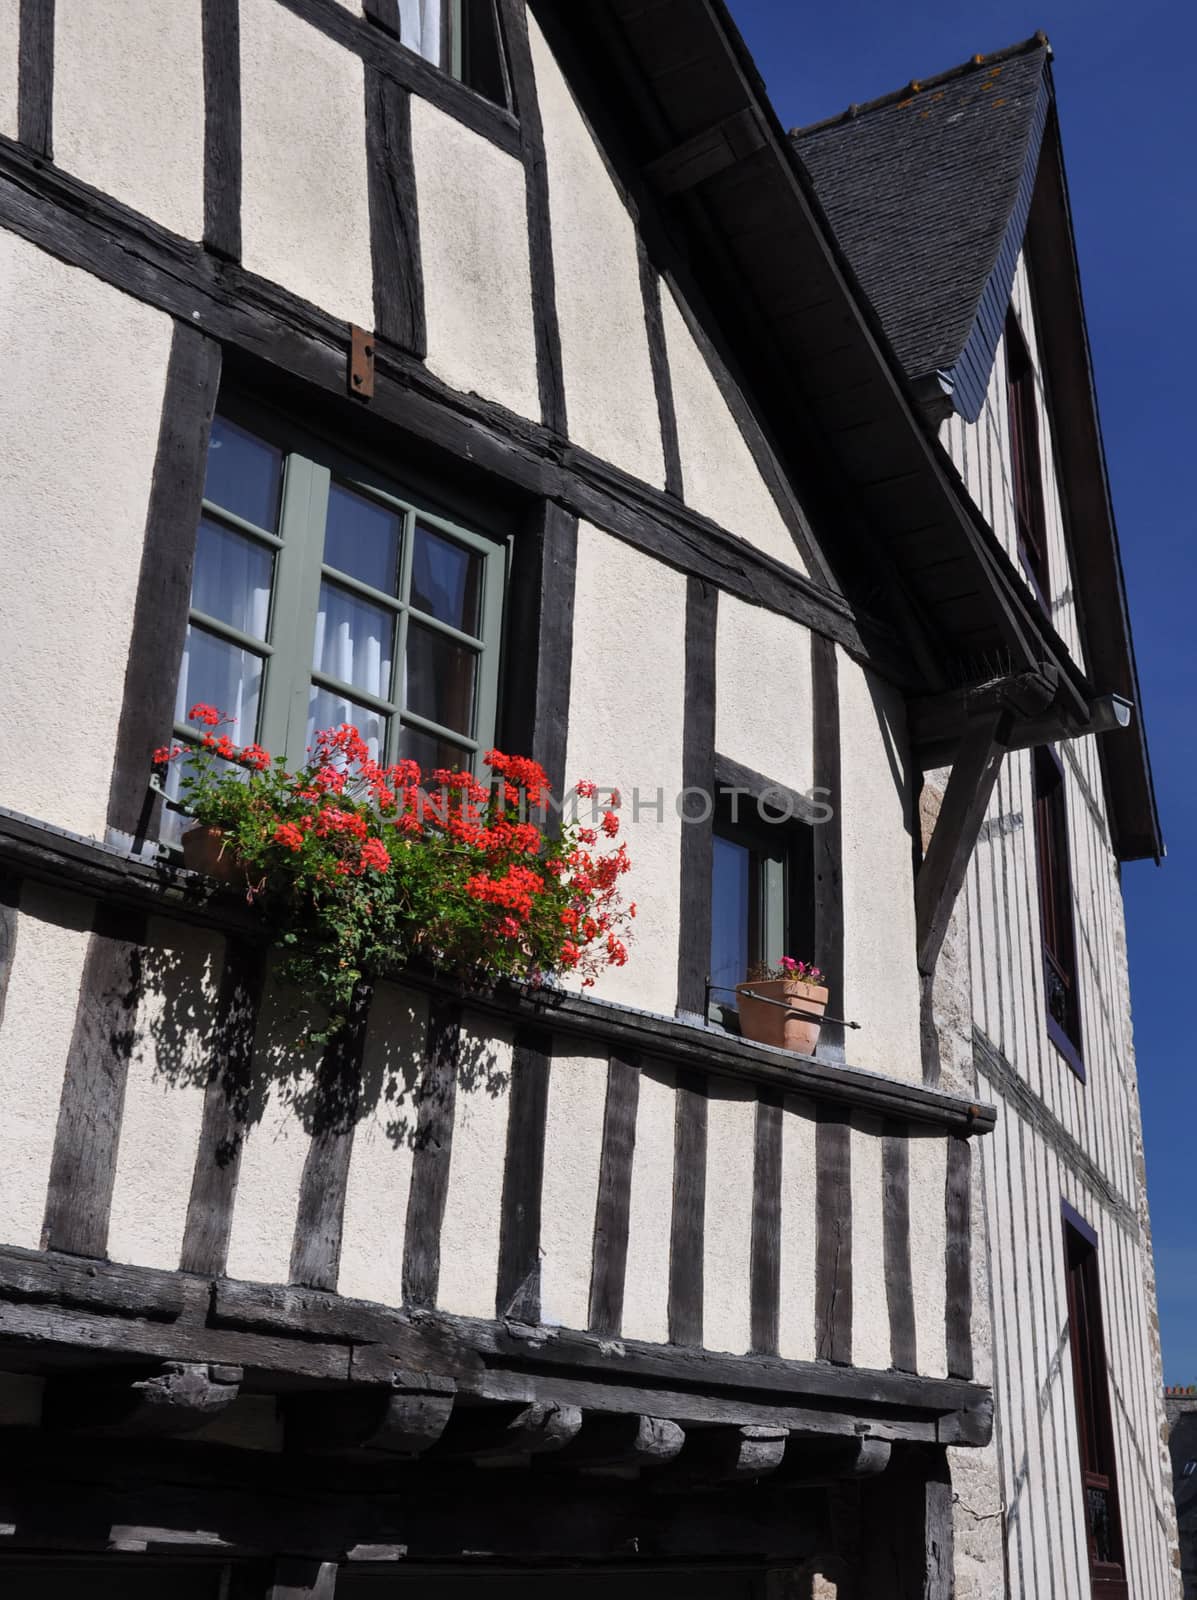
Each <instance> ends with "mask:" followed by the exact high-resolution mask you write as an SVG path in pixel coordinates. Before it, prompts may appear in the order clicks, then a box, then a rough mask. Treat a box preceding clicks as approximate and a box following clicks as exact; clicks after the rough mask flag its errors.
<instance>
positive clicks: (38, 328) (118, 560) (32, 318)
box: [0, 232, 173, 837]
mask: <svg viewBox="0 0 1197 1600" xmlns="http://www.w3.org/2000/svg"><path fill="white" fill-rule="evenodd" d="M170 338H171V319H170V318H169V317H167V316H165V315H163V314H162V313H161V312H158V311H153V310H151V309H150V308H149V307H147V306H143V305H139V304H138V303H137V302H136V301H135V300H130V299H128V298H127V297H126V296H125V295H122V294H120V293H118V292H117V290H115V289H110V288H109V287H108V286H107V285H106V284H103V283H101V282H100V281H99V280H98V279H97V278H93V277H90V276H89V275H88V274H87V273H85V272H79V271H76V270H75V268H73V267H67V266H63V265H62V263H61V262H58V261H55V260H54V259H53V258H52V257H51V256H48V255H46V254H44V253H43V252H42V251H40V250H38V249H37V248H36V247H35V246H34V245H31V244H26V243H25V241H24V240H23V239H18V238H16V236H15V235H13V234H9V233H3V232H0V438H3V439H4V451H3V454H2V455H0V570H2V571H3V573H4V582H3V583H2V584H0V639H3V640H5V641H8V647H7V648H0V744H2V745H3V747H4V748H6V749H8V750H16V749H19V750H20V751H21V757H22V759H21V762H20V763H19V764H18V763H15V762H9V763H7V764H6V766H5V768H4V771H3V773H2V774H0V805H6V806H11V807H13V808H14V809H16V810H18V811H23V812H26V813H28V814H29V815H32V816H35V817H37V818H38V819H39V820H41V821H43V822H50V823H54V824H56V825H57V826H59V827H63V828H69V829H72V830H74V831H75V832H78V833H82V834H89V835H92V836H95V837H102V836H103V834H104V831H105V826H106V821H107V807H108V788H109V784H110V782H111V778H112V760H113V753H114V751H115V748H116V735H117V726H118V723H119V720H120V715H121V705H122V701H123V697H124V688H125V670H126V667H127V666H128V660H129V636H130V632H131V630H132V625H133V605H134V600H135V598H136V594H137V577H138V570H139V567H140V564H141V548H142V539H143V534H144V529H145V517H146V506H147V503H148V500H149V493H150V482H151V479H152V476H153V470H154V457H155V454H156V452H157V444H158V426H159V422H160V419H161V413H162V393H163V387H164V384H165V380H166V364H167V360H168V358H169V355H170ZM131 352H135V355H136V358H135V359H132V358H131ZM17 640H19V641H20V648H19V649H18V648H15V646H14V643H13V641H17ZM172 670H173V669H172ZM64 750H69V751H70V762H69V766H64V764H63V759H62V752H63V751H64Z"/></svg>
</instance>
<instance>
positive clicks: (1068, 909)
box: [1034, 747, 1084, 1077]
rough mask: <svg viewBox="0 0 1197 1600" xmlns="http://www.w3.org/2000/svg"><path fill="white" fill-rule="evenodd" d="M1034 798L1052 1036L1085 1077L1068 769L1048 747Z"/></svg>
mask: <svg viewBox="0 0 1197 1600" xmlns="http://www.w3.org/2000/svg"><path fill="white" fill-rule="evenodd" d="M1034 793H1035V854H1036V860H1037V865H1038V872H1039V910H1040V920H1041V926H1042V930H1043V980H1044V988H1045V991H1046V996H1047V1027H1048V1033H1049V1034H1050V1035H1051V1037H1052V1039H1053V1041H1054V1043H1055V1044H1056V1045H1057V1046H1058V1047H1059V1048H1060V1050H1061V1051H1062V1053H1063V1054H1064V1055H1065V1057H1066V1058H1067V1060H1068V1062H1069V1064H1070V1065H1071V1066H1072V1067H1073V1069H1074V1071H1076V1072H1077V1073H1078V1075H1080V1076H1081V1077H1083V1076H1084V1069H1083V1067H1082V1065H1081V1054H1080V1052H1081V1008H1080V996H1079V994H1078V992H1077V961H1076V933H1075V928H1074V924H1073V915H1072V874H1071V870H1070V865H1069V848H1068V807H1067V800H1066V796H1065V792H1064V769H1063V767H1062V766H1061V765H1060V762H1059V760H1058V759H1057V757H1056V755H1055V753H1054V752H1053V751H1052V750H1051V749H1049V748H1047V747H1043V748H1041V749H1038V750H1036V751H1035V763H1034Z"/></svg>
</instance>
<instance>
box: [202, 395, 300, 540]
mask: <svg viewBox="0 0 1197 1600" xmlns="http://www.w3.org/2000/svg"><path fill="white" fill-rule="evenodd" d="M282 476H283V457H282V452H281V451H279V450H276V449H275V448H274V446H273V445H272V444H267V443H266V442H265V440H263V439H255V438H254V436H253V434H252V433H247V432H246V431H245V429H244V428H239V427H237V425H236V423H234V422H230V421H229V420H228V418H227V417H214V418H213V420H212V439H211V442H210V443H209V445H208V476H207V481H206V482H205V484H204V498H205V500H211V501H213V502H214V504H216V505H218V506H223V508H224V509H225V510H226V511H231V512H232V513H233V514H234V516H238V517H244V518H245V520H246V521H247V522H253V523H256V525H257V526H258V527H259V528H266V529H267V530H268V531H269V532H271V533H274V532H276V531H277V529H278V497H279V486H280V484H281V483H282Z"/></svg>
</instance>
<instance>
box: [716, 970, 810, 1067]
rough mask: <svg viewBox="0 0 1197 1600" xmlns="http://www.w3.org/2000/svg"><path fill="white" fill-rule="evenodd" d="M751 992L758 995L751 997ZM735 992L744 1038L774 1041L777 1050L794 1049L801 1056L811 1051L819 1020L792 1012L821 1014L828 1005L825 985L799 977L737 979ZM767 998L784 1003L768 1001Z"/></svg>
mask: <svg viewBox="0 0 1197 1600" xmlns="http://www.w3.org/2000/svg"><path fill="white" fill-rule="evenodd" d="M754 995H759V996H760V998H759V999H753V998H752V997H753V996H754ZM736 996H737V998H738V1000H739V1003H740V1032H741V1033H742V1034H743V1035H744V1037H745V1038H746V1039H752V1040H754V1041H755V1042H756V1043H757V1044H771V1045H776V1046H777V1048H778V1049H780V1050H795V1051H797V1053H798V1054H799V1055H802V1056H812V1055H814V1053H815V1046H816V1045H817V1044H818V1042H819V1029H820V1027H821V1026H822V1024H821V1023H820V1022H811V1021H808V1020H807V1018H806V1016H795V1014H794V1013H795V1012H796V1011H797V1012H804V1013H808V1012H814V1013H815V1014H816V1015H817V1016H819V1017H822V1015H823V1013H824V1012H825V1011H826V1009H827V990H826V989H824V988H822V987H821V986H820V985H819V984H817V983H803V982H802V981H801V979H799V978H766V979H764V980H763V981H762V982H759V983H738V984H737V985H736ZM770 1001H784V1002H785V1003H786V1004H785V1005H781V1004H778V1005H771V1004H770V1003H769V1002H770ZM787 1007H792V1008H793V1009H792V1010H791V1009H787Z"/></svg>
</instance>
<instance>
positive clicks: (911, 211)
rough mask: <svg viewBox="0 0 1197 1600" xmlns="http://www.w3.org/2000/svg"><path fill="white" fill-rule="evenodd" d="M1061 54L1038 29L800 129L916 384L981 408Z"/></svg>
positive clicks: (836, 226) (798, 138)
mask: <svg viewBox="0 0 1197 1600" xmlns="http://www.w3.org/2000/svg"><path fill="white" fill-rule="evenodd" d="M1050 55H1051V50H1050V46H1049V45H1048V43H1047V40H1046V38H1045V37H1044V36H1043V34H1037V35H1036V36H1035V37H1034V38H1032V39H1028V40H1025V41H1024V42H1023V43H1021V44H1017V45H1014V46H1012V47H1011V48H1009V49H1007V50H1003V51H1001V52H1000V53H998V54H995V55H988V56H977V57H974V58H973V60H972V61H969V62H966V63H965V64H964V65H963V66H960V67H956V68H954V69H953V70H952V71H950V72H946V73H943V74H941V75H940V76H939V77H936V78H929V79H925V80H923V81H922V82H919V83H912V84H909V85H908V86H907V87H906V88H905V89H902V90H899V91H898V92H897V93H895V94H891V95H887V96H885V97H884V98H883V99H880V100H875V101H872V102H870V103H869V104H867V105H862V106H852V107H850V108H849V109H848V110H847V111H846V112H844V113H843V114H842V115H841V116H839V117H834V118H832V119H830V120H829V121H827V122H821V123H817V124H815V125H814V126H813V127H809V128H799V129H794V130H792V132H791V136H790V137H791V140H792V142H793V144H794V147H795V149H796V150H797V152H798V156H799V159H800V160H801V161H802V163H803V164H804V166H805V167H806V169H807V171H808V173H809V175H810V179H811V182H812V183H813V185H814V188H815V193H816V195H817V198H818V200H819V203H820V205H821V206H822V208H823V211H824V213H825V216H826V218H827V221H828V223H829V225H830V227H831V230H832V233H833V235H834V237H835V239H836V241H837V243H838V244H839V246H840V248H841V249H842V250H843V252H844V254H845V256H846V257H847V260H848V263H849V265H850V266H851V268H852V270H853V271H854V273H855V275H856V277H857V280H858V282H859V284H860V286H861V288H862V290H863V291H864V293H865V295H866V296H867V298H868V300H869V301H870V303H871V304H872V307H873V309H874V311H875V313H876V315H877V317H878V319H879V321H880V323H881V326H882V328H883V330H884V332H885V334H886V335H887V337H888V339H889V341H890V344H891V346H892V348H893V350H894V354H895V355H896V356H897V358H898V361H899V362H900V364H901V366H902V368H903V370H904V371H905V373H906V375H907V377H908V378H909V379H910V380H911V381H912V382H913V383H914V385H915V388H916V392H918V393H919V394H920V397H921V398H923V399H924V400H927V399H929V398H933V397H935V396H940V395H944V394H947V395H949V396H950V397H951V402H952V404H953V406H954V407H955V409H956V410H958V411H960V412H962V414H963V415H965V416H968V417H970V419H971V418H975V417H976V416H977V415H978V414H979V412H980V409H981V406H982V405H983V403H984V396H985V389H986V387H987V384H988V378H989V372H990V368H991V367H992V364H993V358H994V354H995V352H996V349H997V343H998V339H999V338H1000V335H1001V331H1002V323H1003V320H1004V317H1005V310H1006V305H1007V303H1008V301H1009V298H1010V286H1011V284H1012V282H1013V278H1014V268H1015V264H1016V262H1017V258H1018V250H1019V247H1020V245H1021V242H1022V235H1023V231H1024V229H1025V227H1026V221H1027V214H1028V211H1029V208H1030V202H1031V191H1032V188H1033V185H1034V178H1035V169H1036V165H1037V162H1038V157H1039V149H1040V144H1041V142H1042V137H1043V129H1044V125H1045V122H1046V117H1047V108H1048V104H1049V101H1050V93H1051V90H1050V82H1049V75H1048V61H1049V59H1050ZM941 403H942V402H941Z"/></svg>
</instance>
